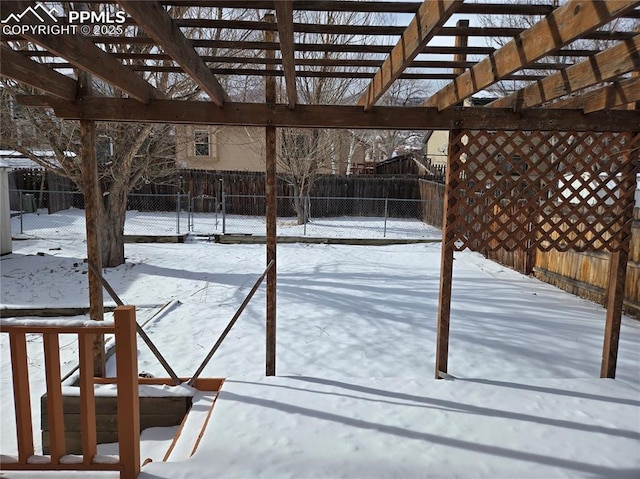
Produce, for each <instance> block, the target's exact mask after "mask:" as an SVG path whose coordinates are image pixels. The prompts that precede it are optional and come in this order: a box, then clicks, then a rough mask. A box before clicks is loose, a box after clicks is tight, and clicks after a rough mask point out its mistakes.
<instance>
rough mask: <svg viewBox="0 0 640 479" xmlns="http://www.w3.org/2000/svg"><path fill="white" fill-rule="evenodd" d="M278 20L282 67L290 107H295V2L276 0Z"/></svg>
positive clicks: (296, 95) (296, 97) (296, 101)
mask: <svg viewBox="0 0 640 479" xmlns="http://www.w3.org/2000/svg"><path fill="white" fill-rule="evenodd" d="M273 4H274V6H275V9H276V21H277V22H278V37H279V40H280V52H281V55H282V69H283V70H284V81H285V84H286V90H287V100H288V102H289V108H295V106H296V103H298V93H297V90H296V60H295V58H294V48H293V3H292V2H291V0H274V2H273Z"/></svg>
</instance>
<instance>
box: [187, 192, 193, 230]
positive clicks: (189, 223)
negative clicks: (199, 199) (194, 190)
mask: <svg viewBox="0 0 640 479" xmlns="http://www.w3.org/2000/svg"><path fill="white" fill-rule="evenodd" d="M187 231H188V232H191V231H193V199H192V198H191V192H190V191H189V192H188V193H187Z"/></svg>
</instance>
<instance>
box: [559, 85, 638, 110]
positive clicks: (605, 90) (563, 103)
mask: <svg viewBox="0 0 640 479" xmlns="http://www.w3.org/2000/svg"><path fill="white" fill-rule="evenodd" d="M638 101H640V77H633V78H627V79H626V80H621V81H619V82H615V83H612V84H611V85H607V86H605V87H602V88H598V89H597V90H593V91H590V92H587V93H584V94H582V95H580V96H575V97H571V98H567V99H565V100H560V101H557V102H555V103H552V104H551V106H552V107H553V108H581V109H582V111H583V112H585V113H591V112H594V111H600V110H604V109H608V108H617V107H620V106H622V105H628V104H629V103H635V102H638Z"/></svg>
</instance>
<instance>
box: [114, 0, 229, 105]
mask: <svg viewBox="0 0 640 479" xmlns="http://www.w3.org/2000/svg"><path fill="white" fill-rule="evenodd" d="M119 4H120V5H121V6H122V7H123V8H124V9H125V10H126V12H127V13H128V14H129V15H131V17H133V19H134V20H135V21H136V23H137V24H138V25H139V26H140V27H141V28H142V29H143V30H144V31H145V32H146V33H147V34H148V35H149V36H150V37H151V38H153V39H154V40H155V41H156V42H158V45H160V47H161V48H162V50H163V51H164V52H165V53H167V54H169V55H170V56H171V58H173V60H174V61H175V62H176V63H177V64H178V65H180V66H181V67H182V68H183V69H184V70H185V71H186V72H187V73H188V74H189V75H190V76H191V78H192V79H193V80H194V81H195V82H196V83H197V84H198V85H200V87H201V88H202V90H203V91H204V92H205V93H207V95H209V97H210V98H211V100H212V101H213V102H214V103H215V104H216V105H218V106H222V105H223V104H224V102H225V101H226V93H225V92H224V90H223V88H222V86H221V85H220V83H219V82H218V80H217V79H216V77H215V76H214V75H213V74H212V73H211V72H210V71H209V69H208V67H207V65H205V63H204V62H203V61H202V59H201V58H200V57H199V56H198V53H197V52H196V51H195V50H194V49H193V46H192V45H191V43H190V41H189V40H187V38H186V37H185V36H184V34H183V33H182V31H181V30H180V28H179V27H178V26H176V24H175V23H174V22H173V20H172V19H171V17H170V16H169V14H168V13H167V12H166V11H165V9H164V8H163V7H162V5H160V4H159V3H158V2H156V1H146V2H140V1H130V0H126V1H125V0H122V1H121V2H119Z"/></svg>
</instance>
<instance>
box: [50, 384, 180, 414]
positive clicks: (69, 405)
mask: <svg viewBox="0 0 640 479" xmlns="http://www.w3.org/2000/svg"><path fill="white" fill-rule="evenodd" d="M96 382H98V381H96ZM62 400H63V408H64V413H65V415H69V414H71V415H73V414H80V397H79V396H63V398H62ZM190 402H191V398H190V397H141V398H139V409H140V414H158V412H159V411H162V414H170V415H173V414H184V413H185V411H187V409H188V408H189V405H190ZM41 404H42V410H43V412H44V411H46V408H47V398H46V396H42V398H41ZM95 404H96V414H99V415H100V414H102V415H109V414H116V412H117V401H116V397H115V396H96V398H95Z"/></svg>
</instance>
